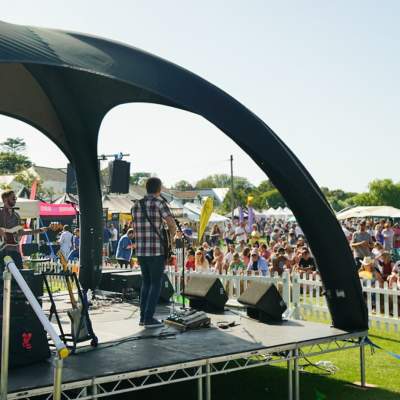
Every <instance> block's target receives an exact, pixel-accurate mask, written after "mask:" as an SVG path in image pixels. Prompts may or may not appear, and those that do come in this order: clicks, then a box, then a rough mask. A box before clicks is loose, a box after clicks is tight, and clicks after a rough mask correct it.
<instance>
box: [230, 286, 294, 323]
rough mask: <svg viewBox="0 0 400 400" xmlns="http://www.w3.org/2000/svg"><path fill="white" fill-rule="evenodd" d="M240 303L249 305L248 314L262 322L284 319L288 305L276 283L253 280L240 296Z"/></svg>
mask: <svg viewBox="0 0 400 400" xmlns="http://www.w3.org/2000/svg"><path fill="white" fill-rule="evenodd" d="M238 301H239V303H242V304H244V305H246V306H247V314H248V316H249V317H251V318H255V319H258V320H260V321H262V322H279V321H282V314H283V313H284V312H285V311H286V309H287V306H286V303H285V302H284V301H283V299H282V297H281V295H280V294H279V291H278V289H277V288H276V286H275V285H274V284H269V283H266V282H259V281H252V282H251V284H249V286H248V287H247V289H246V290H245V291H244V292H243V294H242V295H241V296H240V297H239V298H238Z"/></svg>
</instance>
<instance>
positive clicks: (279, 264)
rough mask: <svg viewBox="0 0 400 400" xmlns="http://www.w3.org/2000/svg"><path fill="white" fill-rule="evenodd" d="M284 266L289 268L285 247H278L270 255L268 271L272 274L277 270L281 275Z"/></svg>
mask: <svg viewBox="0 0 400 400" xmlns="http://www.w3.org/2000/svg"><path fill="white" fill-rule="evenodd" d="M286 268H290V264H289V260H288V259H287V257H286V255H285V248H284V247H279V248H278V249H277V251H276V253H275V254H273V255H272V257H271V267H270V272H271V274H272V275H274V274H275V272H277V273H278V274H279V275H282V273H283V271H284V270H285V269H286Z"/></svg>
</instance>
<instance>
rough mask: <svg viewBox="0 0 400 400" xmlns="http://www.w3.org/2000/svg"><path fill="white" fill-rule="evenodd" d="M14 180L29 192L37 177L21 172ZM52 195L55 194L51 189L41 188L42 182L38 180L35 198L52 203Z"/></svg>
mask: <svg viewBox="0 0 400 400" xmlns="http://www.w3.org/2000/svg"><path fill="white" fill-rule="evenodd" d="M15 180H16V181H17V182H19V183H21V184H22V185H24V186H25V187H26V188H27V189H29V190H30V188H31V187H32V184H33V182H34V181H35V180H37V176H36V175H34V174H32V173H30V172H27V171H22V172H20V173H19V174H18V175H17V176H16V177H15ZM54 194H55V192H54V189H53V188H52V187H51V188H45V187H43V184H42V182H41V181H40V180H38V184H37V188H36V198H39V199H42V200H46V201H53V197H54Z"/></svg>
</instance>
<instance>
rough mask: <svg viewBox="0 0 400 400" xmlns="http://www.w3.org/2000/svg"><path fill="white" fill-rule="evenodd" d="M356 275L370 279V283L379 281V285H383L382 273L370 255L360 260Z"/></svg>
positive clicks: (366, 279)
mask: <svg viewBox="0 0 400 400" xmlns="http://www.w3.org/2000/svg"><path fill="white" fill-rule="evenodd" d="M358 276H359V277H360V278H361V279H363V280H365V281H371V284H372V285H374V284H375V282H379V285H380V286H383V278H382V275H381V273H380V272H379V270H378V268H377V267H376V265H375V260H374V259H373V258H372V257H370V256H367V257H364V258H363V260H362V261H361V267H360V269H359V270H358Z"/></svg>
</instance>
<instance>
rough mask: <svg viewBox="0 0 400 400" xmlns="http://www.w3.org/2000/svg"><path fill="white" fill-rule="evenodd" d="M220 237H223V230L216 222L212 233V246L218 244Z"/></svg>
mask: <svg viewBox="0 0 400 400" xmlns="http://www.w3.org/2000/svg"><path fill="white" fill-rule="evenodd" d="M220 239H221V230H220V229H219V226H218V224H214V225H213V227H212V229H211V233H210V241H211V246H212V247H214V246H218V245H219V241H220Z"/></svg>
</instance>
